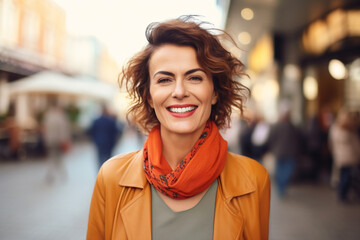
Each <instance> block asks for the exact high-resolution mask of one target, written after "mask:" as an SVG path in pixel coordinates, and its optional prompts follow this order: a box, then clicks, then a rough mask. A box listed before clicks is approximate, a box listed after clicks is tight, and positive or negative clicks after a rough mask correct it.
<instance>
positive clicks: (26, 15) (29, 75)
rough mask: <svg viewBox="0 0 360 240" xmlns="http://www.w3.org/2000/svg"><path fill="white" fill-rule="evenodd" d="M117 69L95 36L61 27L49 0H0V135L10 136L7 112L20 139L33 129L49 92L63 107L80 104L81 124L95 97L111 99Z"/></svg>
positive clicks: (61, 16) (59, 13) (60, 13)
mask: <svg viewBox="0 0 360 240" xmlns="http://www.w3.org/2000/svg"><path fill="white" fill-rule="evenodd" d="M118 72H119V67H118V65H117V63H116V62H115V60H114V59H113V58H112V57H111V56H110V54H109V53H108V50H107V49H106V47H105V46H104V45H103V44H102V43H101V42H100V41H99V40H98V39H96V38H95V37H91V36H88V37H87V36H81V37H80V36H74V35H71V34H70V33H68V32H67V29H66V12H65V11H64V10H63V9H62V8H61V7H60V6H58V5H57V4H56V3H54V2H53V1H52V0H0V141H2V142H6V141H8V138H9V137H10V136H9V134H8V132H9V131H8V129H7V127H6V124H5V123H6V122H7V119H10V117H11V119H14V121H15V122H14V123H15V124H16V126H17V127H18V128H19V132H20V134H19V136H20V140H21V141H25V142H26V141H28V139H31V138H33V136H34V135H38V133H39V131H41V129H40V128H41V126H40V124H41V116H42V115H43V113H44V111H46V109H47V108H48V100H49V99H50V98H53V97H54V96H56V98H57V99H58V100H59V102H60V103H61V104H62V105H63V106H64V107H65V108H67V109H68V110H69V111H70V110H71V109H74V107H75V108H77V109H78V110H79V108H82V109H80V112H83V115H84V116H83V117H79V119H80V120H79V124H80V125H81V124H83V125H86V124H87V123H88V122H90V120H91V118H92V112H94V111H96V110H94V107H95V108H96V105H99V102H111V101H112V100H113V97H114V95H115V92H116V88H117V86H116V84H117V82H116V81H117V74H118ZM44 77H45V79H44ZM50 78H51V79H50ZM29 85H31V87H30V88H29ZM69 85H72V86H73V87H74V88H79V89H77V91H72V90H73V89H71V86H70V87H69ZM80 88H81V89H80ZM81 110H84V111H81ZM71 114H72V113H70V112H69V115H71ZM93 114H95V113H93ZM10 115H12V116H10ZM70 117H71V116H70ZM73 119H74V118H73ZM77 120H78V119H77ZM77 120H76V121H77ZM29 141H32V140H29ZM0 155H1V154H0Z"/></svg>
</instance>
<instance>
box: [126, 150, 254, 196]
mask: <svg viewBox="0 0 360 240" xmlns="http://www.w3.org/2000/svg"><path fill="white" fill-rule="evenodd" d="M240 161H241V159H239V158H238V157H236V155H235V154H233V153H228V155H227V160H226V163H225V166H224V169H223V171H222V172H221V174H220V184H221V186H222V190H223V192H224V197H225V198H226V199H229V198H233V197H237V196H241V195H244V194H247V193H251V192H254V191H255V186H254V185H253V183H252V181H251V176H249V173H248V172H247V171H246V169H248V168H247V167H244V166H243V164H245V163H246V161H243V162H242V163H240ZM230 176H231V177H230ZM237 176H239V177H237ZM240 176H241V177H240ZM147 183H148V182H147V179H146V177H145V174H144V161H143V151H142V150H140V151H138V152H137V153H136V154H135V155H134V158H133V161H131V162H130V165H129V167H128V169H127V171H126V172H124V174H123V175H122V177H121V178H120V181H119V185H121V186H126V187H134V188H141V189H143V188H144V187H145V185H146V184H147Z"/></svg>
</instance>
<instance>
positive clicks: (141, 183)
mask: <svg viewBox="0 0 360 240" xmlns="http://www.w3.org/2000/svg"><path fill="white" fill-rule="evenodd" d="M119 185H120V186H122V187H128V189H126V188H125V189H124V190H123V192H122V193H121V194H120V198H119V200H118V206H117V210H116V215H115V219H114V221H115V222H114V226H115V228H116V226H119V227H121V224H120V223H121V222H122V223H123V226H124V228H125V232H126V236H127V237H128V239H129V240H132V239H144V240H151V235H152V234H151V188H150V185H149V184H148V182H147V180H146V177H145V174H144V171H143V157H142V151H139V152H138V153H137V154H136V155H135V156H134V159H133V161H131V163H130V165H129V167H128V170H127V171H126V172H125V173H124V174H123V176H122V177H121V179H120V181H119ZM124 199H129V201H128V202H126V203H124ZM125 201H126V200H125ZM117 235H118V233H117V232H116V230H115V231H114V233H113V239H120V238H119V237H117Z"/></svg>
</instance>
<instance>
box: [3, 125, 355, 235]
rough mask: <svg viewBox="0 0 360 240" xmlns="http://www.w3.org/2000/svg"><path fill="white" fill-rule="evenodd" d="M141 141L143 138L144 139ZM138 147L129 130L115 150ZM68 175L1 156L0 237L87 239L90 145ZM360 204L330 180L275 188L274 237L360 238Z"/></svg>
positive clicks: (72, 161)
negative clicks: (280, 192) (345, 200)
mask: <svg viewBox="0 0 360 240" xmlns="http://www.w3.org/2000/svg"><path fill="white" fill-rule="evenodd" d="M140 142H141V141H140ZM138 147H139V144H138V143H137V140H136V136H135V135H134V133H133V132H127V133H126V134H125V135H124V137H123V139H122V141H121V142H120V143H119V147H118V148H117V149H116V152H117V153H121V152H127V151H132V150H135V149H137V148H138ZM65 161H66V170H67V175H68V176H67V179H66V180H58V181H55V182H53V183H51V184H50V183H49V182H47V181H46V172H47V167H48V165H47V162H46V160H45V159H28V160H24V161H21V162H0V193H1V194H0V239H1V240H60V239H61V240H64V239H66V240H81V239H85V235H86V227H87V217H88V210H89V205H90V199H91V193H92V189H93V184H94V181H95V177H96V171H97V169H96V159H95V152H94V149H93V148H92V145H91V144H89V143H86V142H85V143H78V144H76V145H75V146H74V147H73V149H72V150H71V152H69V153H68V154H67V155H66V156H65ZM359 236H360V204H348V205H342V204H339V203H338V202H337V201H336V198H335V194H334V191H333V190H332V189H330V188H329V187H328V186H323V185H318V186H315V185H310V184H297V185H293V186H291V187H290V189H289V194H288V196H287V197H286V198H284V199H279V198H278V197H277V195H276V192H275V191H274V190H273V194H272V202H271V217H270V240H300V239H301V240H307V239H314V240H322V239H324V240H333V239H334V240H335V239H336V240H338V239H346V240H353V239H354V240H355V239H360V238H359Z"/></svg>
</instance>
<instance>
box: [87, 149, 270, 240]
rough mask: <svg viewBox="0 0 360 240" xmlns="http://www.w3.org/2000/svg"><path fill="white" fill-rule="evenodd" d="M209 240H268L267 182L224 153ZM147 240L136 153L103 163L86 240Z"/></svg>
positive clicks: (146, 205) (144, 185) (258, 170)
mask: <svg viewBox="0 0 360 240" xmlns="http://www.w3.org/2000/svg"><path fill="white" fill-rule="evenodd" d="M218 183H219V184H218V190H217V195H216V205H215V219H214V236H213V239H216V240H217V239H219V240H220V239H221V240H224V239H226V240H228V239H249V240H258V239H259V240H265V239H268V232H269V208H270V180H269V175H268V173H267V171H266V170H265V168H264V167H263V166H262V165H261V164H259V163H258V162H256V161H254V160H252V159H249V158H247V157H244V156H239V155H235V154H232V153H228V155H227V160H226V164H225V167H224V170H223V171H222V173H221V174H220V177H219V178H218ZM93 239H94V240H100V239H106V240H110V239H112V240H115V239H117V240H122V239H129V240H131V239H140V240H150V239H151V187H150V184H149V183H148V182H147V180H146V177H145V174H144V170H143V158H142V151H137V152H133V153H128V154H123V155H119V156H116V157H113V158H112V159H110V160H108V161H107V162H106V163H105V164H104V165H103V166H102V168H101V169H100V171H99V174H98V177H97V179H96V183H95V187H94V192H93V196H92V200H91V206H90V213H89V222H88V230H87V240H93Z"/></svg>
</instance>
